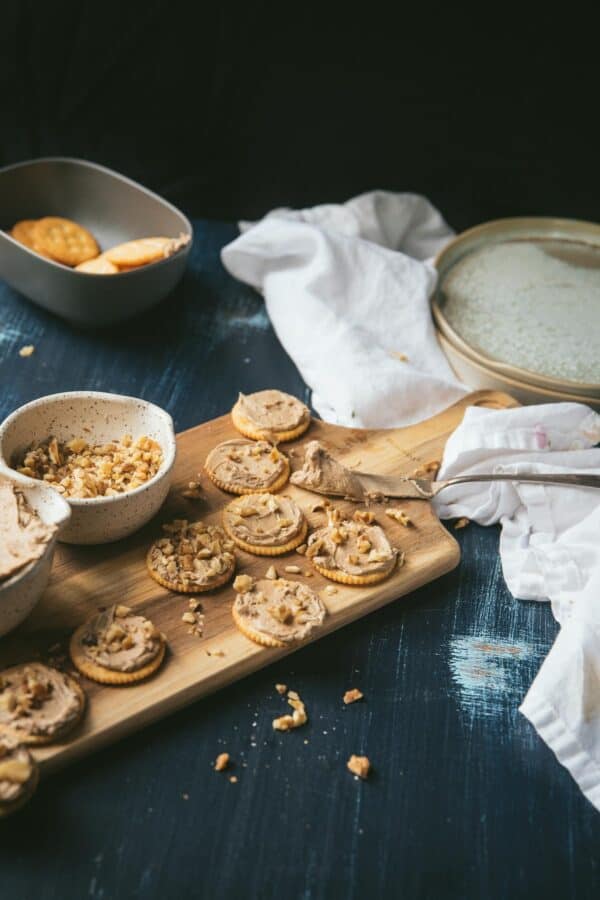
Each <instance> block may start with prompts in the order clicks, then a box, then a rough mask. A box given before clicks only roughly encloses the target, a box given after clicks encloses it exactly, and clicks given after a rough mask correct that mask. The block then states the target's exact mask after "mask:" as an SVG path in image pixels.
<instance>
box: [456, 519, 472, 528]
mask: <svg viewBox="0 0 600 900" xmlns="http://www.w3.org/2000/svg"><path fill="white" fill-rule="evenodd" d="M470 522H471V520H470V519H467V517H466V516H461V517H460V519H457V520H456V522H455V523H454V530H455V531H457V530H458V529H459V528H466V527H467V525H469V524H470Z"/></svg>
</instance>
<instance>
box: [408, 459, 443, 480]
mask: <svg viewBox="0 0 600 900" xmlns="http://www.w3.org/2000/svg"><path fill="white" fill-rule="evenodd" d="M441 465H442V464H441V462H440V460H438V459H433V460H431V462H427V463H423V465H422V466H419V468H418V469H415V470H414V472H413V473H412V475H411V478H435V476H436V475H437V473H438V471H439V468H440V466H441Z"/></svg>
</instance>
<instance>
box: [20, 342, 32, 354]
mask: <svg viewBox="0 0 600 900" xmlns="http://www.w3.org/2000/svg"><path fill="white" fill-rule="evenodd" d="M34 350H35V347H34V345H33V344H25V346H24V347H21V349H20V350H19V356H23V357H26V356H31V355H32V353H33V352H34Z"/></svg>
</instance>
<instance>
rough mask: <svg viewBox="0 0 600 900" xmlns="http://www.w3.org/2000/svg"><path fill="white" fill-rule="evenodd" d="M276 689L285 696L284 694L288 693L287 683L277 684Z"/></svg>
mask: <svg viewBox="0 0 600 900" xmlns="http://www.w3.org/2000/svg"><path fill="white" fill-rule="evenodd" d="M275 690H276V691H277V693H278V694H281V696H282V697H283V695H284V694H287V684H276V685H275Z"/></svg>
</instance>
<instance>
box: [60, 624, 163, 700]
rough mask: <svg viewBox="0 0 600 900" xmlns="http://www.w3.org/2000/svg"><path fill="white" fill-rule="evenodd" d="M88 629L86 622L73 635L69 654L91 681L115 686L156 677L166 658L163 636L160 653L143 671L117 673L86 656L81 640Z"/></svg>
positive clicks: (76, 666) (80, 670)
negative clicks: (155, 674)
mask: <svg viewBox="0 0 600 900" xmlns="http://www.w3.org/2000/svg"><path fill="white" fill-rule="evenodd" d="M86 627H87V622H84V623H83V625H80V626H79V628H77V629H76V631H74V632H73V634H72V635H71V640H70V642H69V654H70V656H71V661H72V662H73V665H74V666H75V668H76V669H77V670H78V671H79V672H81V674H82V675H85V677H86V678H89V679H90V680H91V681H97V682H98V683H99V684H108V685H114V686H120V685H128V684H136V683H137V682H138V681H143V680H144V679H146V678H149V677H150V676H151V675H154V673H155V672H156V670H157V669H159V668H160V666H161V664H162V661H163V659H164V658H165V653H166V649H167V642H166V641H165V639H164V638H163V637H162V636H161V638H160V643H161V646H160V649H159V651H158V653H157V654H156V656H155V657H154V659H152V660H150V662H149V663H147V664H146V665H145V666H142V668H141V669H136V670H135V671H134V672H117V671H115V670H114V669H106V668H105V667H104V666H100V665H98V663H95V662H94V661H93V660H91V659H90V658H89V657H88V656H86V655H85V652H84V650H83V647H82V644H81V638H82V637H83V635H84V633H85V629H86Z"/></svg>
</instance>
